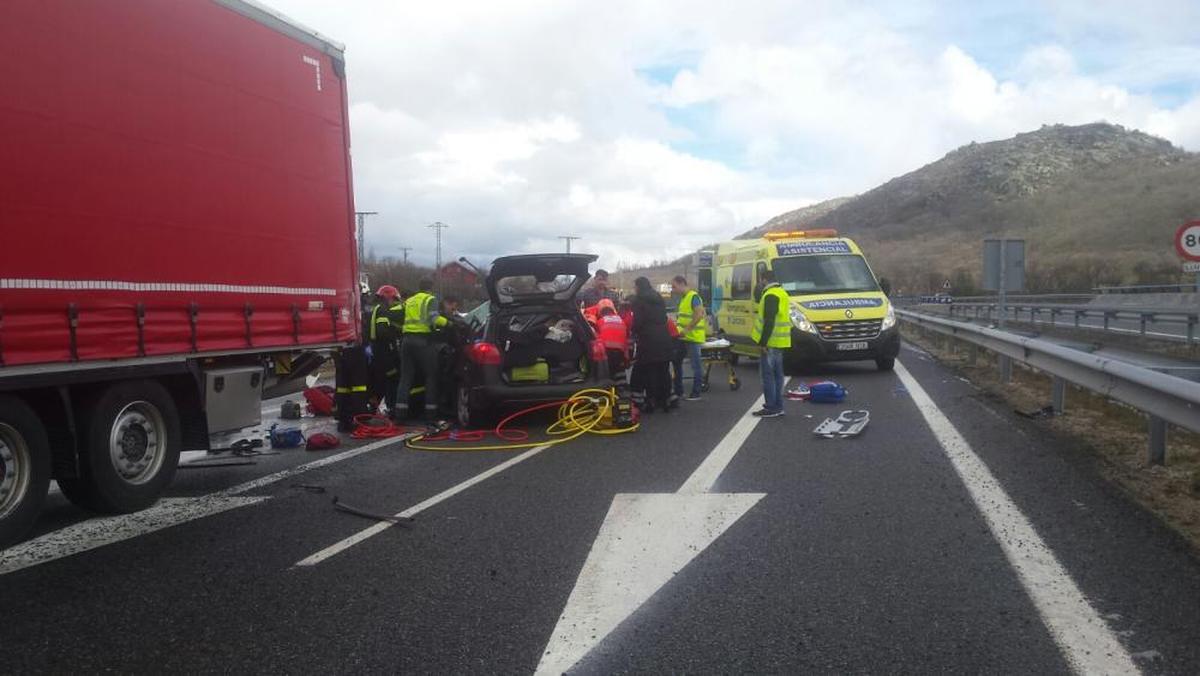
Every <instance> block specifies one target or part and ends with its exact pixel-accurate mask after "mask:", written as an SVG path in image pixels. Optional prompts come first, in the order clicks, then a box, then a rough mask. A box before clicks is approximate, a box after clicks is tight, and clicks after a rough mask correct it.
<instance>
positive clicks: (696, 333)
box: [675, 289, 705, 343]
mask: <svg viewBox="0 0 1200 676" xmlns="http://www.w3.org/2000/svg"><path fill="white" fill-rule="evenodd" d="M697 297H699V294H697V293H696V292H695V291H693V290H691V289H688V291H687V293H684V294H683V298H680V299H679V312H678V313H677V314H676V319H675V324H676V325H677V326H678V327H679V337H680V338H681V339H682V340H683V341H684V342H686V343H703V342H704V338H705V335H704V322H700V323H699V324H697V325H696V328H694V329H692V330H691V331H688V330H687V327H688V325H689V324H691V323H692V320H693V319H694V318H695V314H694V312H693V310H692V300H693V299H695V298H697Z"/></svg>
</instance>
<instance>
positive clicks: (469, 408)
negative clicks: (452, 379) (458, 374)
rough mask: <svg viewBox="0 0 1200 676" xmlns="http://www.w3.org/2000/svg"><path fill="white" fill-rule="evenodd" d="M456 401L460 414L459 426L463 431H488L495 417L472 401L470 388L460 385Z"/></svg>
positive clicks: (455, 397)
mask: <svg viewBox="0 0 1200 676" xmlns="http://www.w3.org/2000/svg"><path fill="white" fill-rule="evenodd" d="M454 401H455V409H456V411H457V413H458V416H457V417H458V426H459V427H461V428H462V429H464V430H476V429H487V428H488V427H489V426H490V425H491V423H492V417H493V416H492V415H491V414H490V413H489V412H488V411H487V410H485V409H484V408H482V407H481V406H479V405H478V404H476V403H475V402H472V401H471V391H470V390H469V389H468V388H466V387H463V386H461V385H460V386H459V387H458V388H457V392H456V394H455V395H454Z"/></svg>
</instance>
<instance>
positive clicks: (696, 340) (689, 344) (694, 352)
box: [671, 275, 708, 401]
mask: <svg viewBox="0 0 1200 676" xmlns="http://www.w3.org/2000/svg"><path fill="white" fill-rule="evenodd" d="M671 290H672V291H674V292H675V293H676V294H677V295H678V296H679V310H678V311H677V312H676V313H675V326H676V327H677V328H678V329H679V340H680V343H681V344H682V345H683V350H684V354H685V356H686V357H687V358H688V361H689V362H691V367H692V390H691V394H689V395H688V396H687V400H688V401H699V400H700V387H701V386H702V385H703V384H704V376H703V370H702V369H703V368H704V367H703V364H702V362H701V359H700V348H701V346H703V345H704V341H705V339H706V334H707V331H706V329H707V326H708V322H707V317H706V315H705V313H704V302H703V301H702V300H701V299H700V294H698V293H696V292H695V290H693V289H689V288H688V282H687V278H686V277H684V276H683V275H676V276H675V278H674V279H672V280H671ZM674 385H675V387H674V391H675V393H676V394H683V369H682V368H676V369H675V383H674Z"/></svg>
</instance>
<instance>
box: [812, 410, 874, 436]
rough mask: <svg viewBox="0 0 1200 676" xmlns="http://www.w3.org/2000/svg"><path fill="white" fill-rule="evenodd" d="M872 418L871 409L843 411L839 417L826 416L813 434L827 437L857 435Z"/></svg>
mask: <svg viewBox="0 0 1200 676" xmlns="http://www.w3.org/2000/svg"><path fill="white" fill-rule="evenodd" d="M870 420H871V412H870V411H861V410H860V411H842V412H841V414H840V415H838V417H837V418H826V419H825V421H824V422H822V423H821V424H820V425H817V428H816V429H814V430H813V434H815V435H817V436H819V437H824V438H826V439H834V438H843V439H844V438H846V437H853V436H857V435H858V433H859V432H862V431H863V428H864V427H866V426H867V422H869V421H870Z"/></svg>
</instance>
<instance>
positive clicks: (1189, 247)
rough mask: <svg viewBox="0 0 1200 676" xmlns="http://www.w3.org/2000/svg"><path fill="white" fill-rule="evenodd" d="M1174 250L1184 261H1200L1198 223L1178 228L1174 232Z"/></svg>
mask: <svg viewBox="0 0 1200 676" xmlns="http://www.w3.org/2000/svg"><path fill="white" fill-rule="evenodd" d="M1175 250H1176V251H1178V252H1179V255H1180V256H1182V257H1183V258H1184V259H1185V260H1189V261H1200V221H1192V222H1191V223H1184V224H1183V225H1181V226H1179V230H1176V231H1175Z"/></svg>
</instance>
